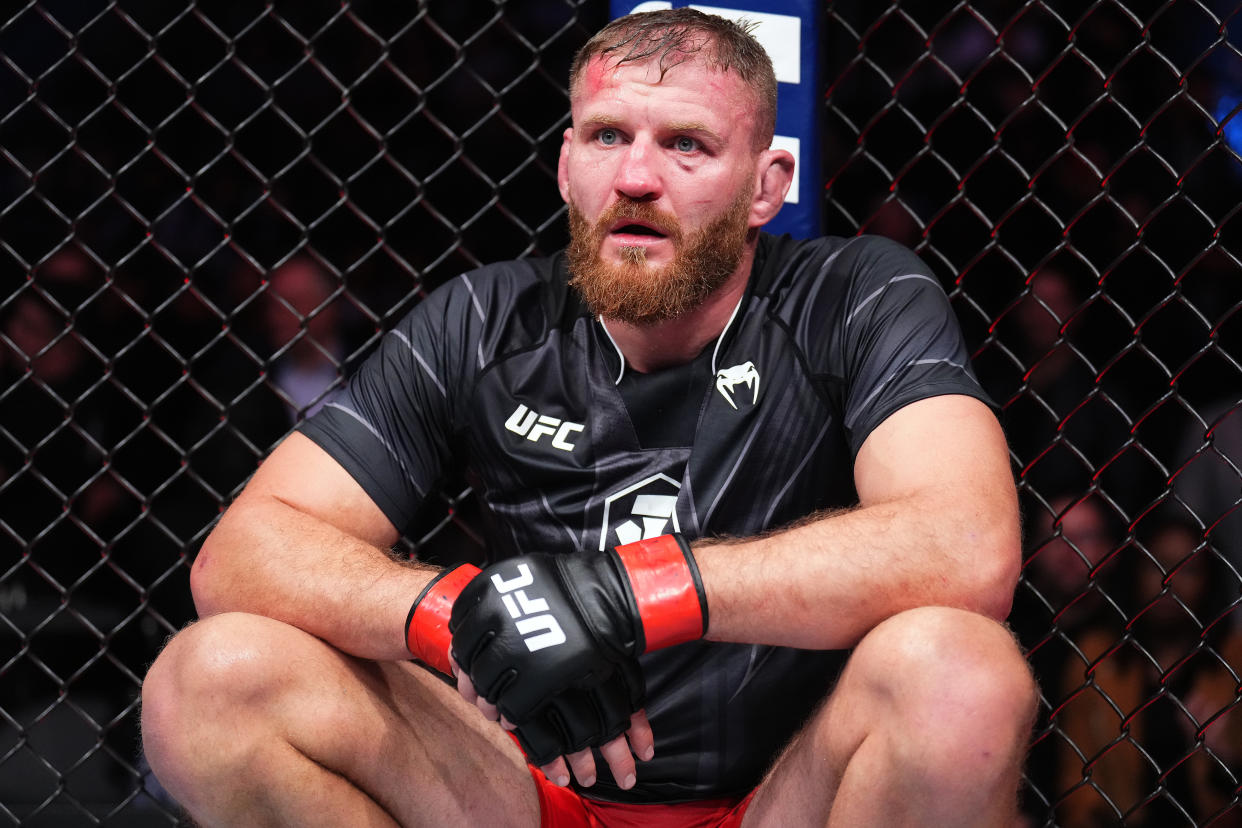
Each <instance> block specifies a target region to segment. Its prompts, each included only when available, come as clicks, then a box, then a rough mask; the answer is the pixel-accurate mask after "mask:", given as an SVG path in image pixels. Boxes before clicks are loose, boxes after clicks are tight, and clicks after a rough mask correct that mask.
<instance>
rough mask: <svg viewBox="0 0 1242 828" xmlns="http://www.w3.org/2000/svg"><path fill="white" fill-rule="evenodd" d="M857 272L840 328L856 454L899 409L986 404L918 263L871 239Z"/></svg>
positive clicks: (953, 323)
mask: <svg viewBox="0 0 1242 828" xmlns="http://www.w3.org/2000/svg"><path fill="white" fill-rule="evenodd" d="M866 241H867V242H868V243H866V244H863V245H860V246H859V248H858V250H857V252H856V255H854V256H851V257H850V262H849V264H850V266H852V268H853V269H854V271H853V273H852V274H851V278H850V280H849V284H850V290H849V295H848V299H847V303H846V305H845V306H844V308H843V312H844V314H845V317H844V324H843V327H842V341H841V343H840V344H841V348H842V351H843V357H844V364H843V369H844V373H845V377H844V379H845V383H846V392H845V414H844V421H845V427H846V429H847V433H848V434H849V440H850V445H851V449H852V451H853V453H854V454H855V455H857V453H858V450H859V449H860V448H861V447H862V444H863V442H864V441H865V440H866V439H867V436H868V435H869V434H870V433H871V432H872V431H873V430H874V429H875V428H876V426H878V425H879V424H880V423H882V422H883V421H884V420H885V419H886V418H887V417H889V416H890V415H891V414H893V413H894V412H895V411H897V410H898V409H900V408H902V407H904V406H906V405H909V404H910V403H912V402H916V401H917V400H921V399H925V398H928V397H935V396H940V395H944V394H964V395H967V396H970V397H975V398H977V399H980V400H982V401H983V402H985V403H987V404H988V405H992V401H991V400H990V399H989V398H988V396H987V394H986V393H985V392H984V390H983V388H982V387H981V386H980V384H979V381H978V379H976V378H975V375H974V372H973V370H972V369H971V367H970V360H969V355H968V353H967V350H966V344H965V341H964V339H963V337H962V331H961V327H960V326H959V325H958V322H957V318H956V317H955V316H954V314H953V309H952V307H951V306H950V304H949V300H948V297H947V296H946V295H945V293H944V289H943V288H941V286H940V283H939V282H938V281H937V280H936V278H935V277H934V276H933V275H932V273H931V270H930V268H928V267H927V265H926V264H924V263H923V262H922V261H921V260H920V259H919V258H918V257H917V256H915V255H914V254H913V253H911V252H910V251H909V250H907V249H906V248H904V247H902V246H901V245H899V244H896V243H895V242H892V241H889V240H887V239H880V238H870V239H867V240H866Z"/></svg>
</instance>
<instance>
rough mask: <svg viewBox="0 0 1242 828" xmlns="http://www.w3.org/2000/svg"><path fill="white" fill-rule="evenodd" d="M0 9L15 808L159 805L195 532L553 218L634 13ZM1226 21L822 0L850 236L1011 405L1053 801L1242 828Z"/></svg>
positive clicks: (837, 182)
mask: <svg viewBox="0 0 1242 828" xmlns="http://www.w3.org/2000/svg"><path fill="white" fill-rule="evenodd" d="M6 9H7V10H6V11H3V12H0V824H4V823H6V822H11V823H13V824H28V825H71V824H72V825H76V824H84V825H85V824H94V823H96V822H100V821H102V822H107V823H109V824H115V825H136V824H172V823H173V822H175V819H176V817H175V805H174V804H173V803H171V802H169V801H168V800H167V799H166V798H165V797H163V795H162V794H161V792H160V791H159V789H158V786H157V785H156V784H155V783H154V781H153V780H152V779H151V778H150V777H149V776H147V775H146V773H145V771H144V767H143V764H142V759H141V756H140V753H139V749H138V742H137V733H136V716H135V712H136V704H137V692H138V688H139V684H140V680H141V677H142V675H143V673H144V672H145V670H146V667H147V665H148V664H149V663H150V662H151V660H152V659H153V658H154V655H155V653H156V652H158V649H159V647H160V646H161V644H162V642H163V641H164V640H165V638H166V637H167V636H168V635H169V634H171V632H173V631H174V630H176V629H178V628H180V627H181V626H182V625H184V624H185V623H186V622H187V621H188V620H190V619H191V618H192V617H193V607H192V603H191V601H190V597H189V591H188V580H187V574H188V565H189V563H190V561H191V560H192V559H193V556H194V554H195V552H196V550H197V548H198V546H199V544H200V543H201V541H202V539H203V537H204V536H205V534H206V533H207V531H208V530H209V528H210V526H211V524H212V522H213V520H214V519H215V518H216V517H217V516H218V515H219V513H220V511H221V510H222V509H223V508H224V506H225V505H227V503H228V502H229V501H230V499H231V498H232V496H233V495H234V494H235V493H236V491H237V490H238V489H239V488H240V486H241V485H242V484H243V482H244V481H245V479H246V477H247V476H248V475H249V474H250V472H252V471H253V469H254V467H255V465H256V464H257V462H258V460H259V459H260V458H261V457H262V456H263V455H264V454H265V453H266V451H267V450H268V449H269V448H270V447H271V445H273V443H274V442H275V441H277V440H278V439H279V438H280V437H281V436H282V435H283V434H284V433H286V431H287V430H288V429H289V428H290V427H291V425H292V424H293V423H294V422H295V421H296V420H297V418H299V417H301V416H304V414H305V413H306V411H307V410H310V409H312V408H313V407H314V405H315V404H316V402H317V401H319V400H321V399H322V397H323V395H324V394H325V393H327V392H328V391H329V390H330V388H331V386H332V385H333V384H335V383H337V382H339V381H340V378H341V377H343V376H344V375H346V374H347V373H348V371H349V370H350V368H351V367H352V366H353V365H354V364H356V362H357V360H358V359H359V358H360V357H361V356H362V355H364V354H365V353H366V352H367V351H368V349H369V348H370V346H372V345H373V344H374V343H375V341H376V340H377V338H378V337H379V336H380V335H381V333H382V332H383V331H385V330H386V329H387V328H388V327H389V326H390V325H391V324H392V323H393V322H394V321H395V320H396V319H397V318H399V317H400V316H401V315H402V314H403V313H404V312H405V311H407V310H408V309H409V308H410V307H411V306H412V305H413V304H414V303H415V302H417V301H418V299H419V298H420V297H421V296H423V295H425V293H426V292H427V291H429V290H431V289H433V288H434V287H435V286H437V285H438V284H440V283H442V282H443V281H445V280H446V279H449V278H451V277H453V276H455V275H457V274H458V273H460V272H462V271H464V270H466V269H469V268H471V267H473V266H475V265H477V264H479V263H482V262H489V261H494V260H498V259H504V258H512V257H516V256H521V255H525V254H531V253H544V252H549V251H551V250H554V249H556V248H558V247H559V246H561V245H562V244H563V243H564V241H565V227H564V218H563V214H562V205H561V203H560V199H559V196H558V195H557V192H556V188H555V164H556V152H557V149H558V147H559V144H560V133H561V131H562V130H563V129H564V127H565V126H567V110H568V100H567V97H566V92H565V79H566V75H567V72H568V66H569V61H570V59H571V57H572V54H573V52H574V50H575V49H576V48H577V47H578V46H579V45H580V44H581V43H582V42H583V41H584V40H585V39H586V37H588V36H589V34H590V33H591V32H593V31H594V30H596V29H597V28H599V26H601V25H602V24H603V23H604V22H605V20H606V19H607V6H606V3H603V2H570V1H569V0H566V2H554V1H553V0H547V1H546V2H532V3H527V2H521V3H519V2H509V3H503V2H501V3H493V2H481V1H480V0H467V2H461V1H460V0H458V1H457V2H429V3H421V4H412V3H381V2H352V3H344V4H343V3H340V2H326V1H325V2H319V1H318V0H310V1H309V2H299V3H292V2H278V3H260V2H233V3H219V4H215V3H201V4H196V3H193V2H181V3H169V2H156V0H123V1H122V2H116V3H102V2H76V1H75V0H53V1H52V2H38V3H27V4H24V5H21V4H11V5H10V6H6ZM1237 25H1238V19H1237V8H1236V6H1235V4H1233V3H1224V2H1206V1H1205V2H1186V1H1184V0H1171V1H1170V2H1156V0H1127V1H1126V2H1099V3H1089V4H1084V3H1079V2H1070V0H1059V1H1058V0H1049V1H1048V2H1028V3H1020V2H993V1H991V0H982V1H981V2H965V3H951V2H940V1H939V0H936V1H933V2H919V3H913V2H907V3H892V4H883V3H876V2H865V0H842V1H841V2H826V3H825V4H824V6H823V32H824V34H823V38H822V43H821V44H820V49H821V52H822V54H823V55H824V70H823V86H824V91H825V95H824V98H823V101H824V103H823V112H822V117H823V122H824V133H823V134H824V157H825V159H826V162H825V182H824V183H825V187H824V190H823V193H822V199H823V201H822V204H823V208H824V216H825V227H826V230H827V232H829V233H832V234H837V235H852V234H855V233H859V232H866V233H878V234H882V235H886V236H890V237H892V238H895V239H897V240H899V241H901V242H903V243H905V244H907V245H909V246H910V247H912V248H913V249H915V250H916V252H918V253H919V254H920V256H922V257H923V258H924V260H925V261H927V262H928V263H929V264H930V265H931V267H932V268H933V269H934V271H935V272H936V273H937V275H938V276H939V277H940V279H941V281H942V283H943V284H944V286H945V288H946V290H947V291H948V292H949V295H950V297H951V299H952V301H953V304H954V307H955V309H956V311H957V313H958V316H959V318H960V320H961V322H962V325H963V328H964V330H965V332H966V335H967V339H968V341H969V344H970V346H971V348H972V350H973V356H974V360H975V365H976V369H977V371H978V373H979V375H980V378H981V379H982V380H983V382H984V384H985V386H986V387H987V388H988V390H989V392H990V393H991V394H992V395H993V397H994V399H995V400H996V402H997V404H998V406H999V409H1000V411H1001V415H1002V418H1003V421H1004V423H1005V426H1006V430H1007V433H1008V435H1009V438H1010V442H1011V446H1012V451H1013V457H1014V469H1015V475H1016V477H1017V479H1018V482H1019V486H1020V490H1021V493H1022V498H1023V508H1024V513H1025V515H1024V517H1025V525H1026V533H1027V567H1026V574H1025V576H1024V579H1023V582H1022V584H1021V585H1020V587H1019V591H1018V595H1017V597H1016V601H1015V610H1014V615H1013V617H1012V618H1011V622H1012V624H1013V626H1014V628H1015V630H1016V631H1017V632H1018V634H1019V635H1020V637H1021V639H1022V641H1023V643H1024V645H1025V646H1027V647H1028V649H1029V650H1030V652H1031V660H1032V663H1033V665H1034V666H1035V668H1036V670H1037V674H1038V676H1039V678H1040V681H1041V684H1042V686H1043V688H1044V697H1045V705H1044V706H1043V709H1042V711H1041V716H1040V721H1039V722H1038V725H1037V731H1036V743H1035V746H1034V749H1033V752H1032V760H1031V763H1030V770H1029V776H1030V780H1029V781H1030V784H1029V785H1028V786H1027V788H1026V790H1025V792H1024V799H1023V801H1024V811H1025V813H1026V815H1027V817H1026V818H1027V820H1028V824H1033V825H1035V824H1052V823H1054V822H1055V823H1057V824H1065V825H1078V824H1081V825H1091V824H1116V823H1117V822H1119V821H1124V822H1125V823H1126V824H1131V825H1181V824H1184V825H1191V824H1208V822H1209V821H1211V820H1212V819H1213V818H1217V821H1216V822H1215V823H1213V824H1216V825H1229V824H1235V823H1236V822H1237V821H1238V808H1237V807H1236V805H1235V803H1236V802H1237V799H1238V780H1237V775H1238V773H1239V769H1240V764H1242V763H1240V761H1239V759H1240V757H1239V755H1238V754H1239V751H1240V750H1242V748H1239V747H1238V744H1239V743H1242V738H1239V739H1236V740H1235V739H1233V738H1232V737H1231V736H1229V735H1227V734H1235V735H1236V734H1237V730H1238V724H1237V723H1236V722H1235V721H1234V719H1236V718H1237V717H1232V716H1230V712H1231V711H1232V709H1233V708H1234V707H1236V706H1237V705H1238V704H1239V698H1240V697H1239V691H1238V684H1239V682H1238V676H1237V673H1238V672H1239V670H1242V653H1239V652H1238V651H1239V649H1240V647H1239V645H1238V643H1237V639H1238V633H1237V632H1235V630H1236V628H1237V627H1238V624H1237V623H1236V622H1235V621H1234V620H1233V616H1236V615H1238V613H1232V615H1231V610H1233V609H1234V607H1235V606H1236V605H1237V603H1238V600H1239V583H1240V579H1239V575H1238V569H1239V567H1240V566H1242V532H1240V531H1239V529H1238V523H1239V522H1240V521H1239V513H1238V510H1237V507H1238V504H1239V501H1240V500H1242V472H1240V471H1239V469H1240V468H1242V413H1240V412H1239V411H1238V409H1239V398H1240V390H1242V365H1240V364H1239V360H1240V359H1242V314H1240V313H1239V309H1240V308H1242V278H1240V276H1242V266H1240V263H1239V260H1238V258H1237V256H1238V253H1239V243H1238V242H1239V232H1240V229H1242V225H1240V222H1242V219H1239V218H1238V211H1239V202H1240V199H1239V195H1240V194H1242V162H1240V160H1239V155H1238V147H1239V146H1242V137H1240V136H1242V117H1239V116H1238V114H1237V112H1238V108H1239V106H1240V104H1242V54H1240V53H1239V48H1238V47H1239V42H1240V41H1239V38H1238V36H1237V35H1236V34H1234V33H1233V32H1232V29H1236V28H1237ZM1231 140H1232V141H1233V143H1232V145H1231V143H1230V141H1231ZM325 377H326V378H325ZM296 378H301V379H300V381H301V383H302V385H301V386H300V387H301V388H302V390H301V391H298V390H294V389H295V388H297V387H299V386H297V384H296V383H297V381H298V380H297V379H296ZM307 388H309V389H310V391H309V394H307V393H305V389H307ZM439 501H442V505H437V506H436V508H434V509H431V510H429V511H428V514H427V515H426V518H425V521H424V525H422V526H420V527H418V528H417V531H415V532H413V533H411V537H410V538H409V539H408V540H407V542H406V543H407V546H408V549H409V551H410V552H411V553H417V554H421V555H424V556H427V557H430V558H432V559H433V560H443V559H445V558H446V557H450V556H460V555H465V556H470V555H473V554H476V553H477V551H478V549H479V544H480V543H481V541H480V540H479V530H478V528H477V526H478V520H477V517H476V516H475V515H474V514H473V505H472V501H471V500H470V498H469V497H468V494H467V493H466V492H465V486H464V484H461V483H452V484H448V485H446V487H445V490H444V492H442V494H441V497H440V498H439ZM1231 808H1232V810H1230V809H1231Z"/></svg>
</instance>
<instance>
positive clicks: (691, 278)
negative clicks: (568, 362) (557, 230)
mask: <svg viewBox="0 0 1242 828" xmlns="http://www.w3.org/2000/svg"><path fill="white" fill-rule="evenodd" d="M750 201H751V199H750V193H749V192H748V191H743V192H742V193H741V194H740V195H739V197H738V198H737V199H735V200H734V201H733V203H732V204H730V205H729V206H728V207H726V208H725V209H724V211H723V212H721V214H720V215H719V216H717V217H716V218H715V219H713V220H712V221H711V222H709V223H708V224H707V225H706V226H705V227H703V228H702V229H701V230H697V231H695V232H693V233H691V234H690V235H689V236H686V234H685V233H684V232H683V231H682V228H681V224H680V222H678V221H677V219H676V218H675V217H673V216H671V215H669V214H667V213H665V212H664V211H662V210H659V209H657V208H656V207H654V206H653V205H652V204H650V203H648V202H645V201H629V200H626V201H619V202H617V203H616V204H614V205H612V206H611V207H609V208H608V209H607V210H605V211H604V214H603V215H601V216H600V217H599V218H598V219H597V220H596V221H595V223H594V224H593V225H592V224H591V223H590V222H589V221H587V219H586V217H585V216H584V215H583V214H582V212H581V211H580V210H578V209H577V207H575V206H574V205H573V204H572V203H571V204H570V205H569V238H570V242H569V249H568V250H567V251H566V254H567V255H568V257H569V272H570V274H571V278H570V280H569V284H571V285H573V286H574V287H575V288H577V290H578V292H579V294H581V296H582V299H583V301H584V302H586V304H587V307H589V308H590V309H591V311H592V313H594V314H596V315H598V316H603V317H604V318H605V319H616V320H619V321H621V322H629V323H631V324H635V325H643V324H651V323H654V322H663V321H665V320H668V319H674V318H676V317H678V316H681V315H683V314H685V313H688V312H689V311H692V310H694V309H695V308H697V307H698V306H699V305H701V304H702V303H703V301H704V300H705V299H707V297H708V296H710V295H711V294H712V292H713V291H715V290H716V289H718V288H719V287H720V286H721V285H723V284H724V283H725V282H726V281H728V279H729V277H730V276H731V275H732V274H733V272H734V271H735V270H736V269H737V266H738V263H739V262H740V261H741V260H742V255H743V253H744V252H745V247H746V236H747V233H748V231H749V228H748V227H747V222H748V219H749V216H750ZM624 219H633V220H634V221H639V222H643V223H646V224H651V225H653V226H655V227H657V228H659V230H660V231H661V232H663V233H664V234H665V235H666V236H667V237H668V238H669V240H670V241H671V242H672V244H673V248H674V251H675V252H674V254H673V261H672V262H670V263H668V264H667V265H663V266H657V265H652V264H649V263H648V262H647V251H646V249H645V248H642V247H623V248H621V253H622V256H623V257H624V258H625V261H624V262H621V263H613V262H605V261H604V260H603V259H602V258H601V256H600V251H601V250H602V248H603V243H604V238H605V237H606V236H607V235H608V229H609V228H610V227H613V226H615V224H616V222H617V221H619V220H624Z"/></svg>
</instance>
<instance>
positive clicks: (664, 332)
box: [603, 244, 755, 374]
mask: <svg viewBox="0 0 1242 828" xmlns="http://www.w3.org/2000/svg"><path fill="white" fill-rule="evenodd" d="M754 261H755V246H754V245H753V244H752V245H748V246H747V248H746V252H745V254H743V256H742V261H741V262H740V263H739V264H738V268H737V270H736V271H734V272H733V275H732V276H730V277H729V280H728V281H727V282H725V283H724V284H723V285H721V287H720V288H719V289H718V290H716V291H715V292H713V293H712V294H711V295H710V296H708V297H707V299H706V300H704V302H703V304H702V305H699V306H698V307H697V308H695V309H694V310H692V311H691V312H689V313H687V314H684V315H682V316H679V317H677V318H675V319H669V320H666V321H664V322H655V323H652V324H649V325H635V324H632V323H629V322H621V321H619V320H616V319H604V320H603V322H604V325H605V326H606V327H607V328H608V333H609V335H610V336H611V337H612V341H613V342H615V343H616V345H617V348H618V349H619V350H620V351H621V354H622V356H624V357H625V364H626V365H627V366H628V367H629V368H630V369H631V370H634V371H638V372H640V373H644V374H646V373H650V372H651V371H658V370H660V369H661V368H669V367H672V366H674V365H684V364H685V363H687V362H689V361H690V360H692V359H694V358H695V357H696V356H698V355H699V353H700V352H701V351H702V350H703V348H704V347H706V346H707V344H708V343H709V342H711V341H712V340H713V339H715V338H716V337H718V336H720V334H721V332H723V331H724V329H725V326H726V325H727V324H729V317H730V316H732V315H733V311H734V309H735V308H737V304H738V302H740V301H741V299H742V294H744V293H745V292H746V284H747V282H749V281H750V269H751V265H752V264H753V263H754Z"/></svg>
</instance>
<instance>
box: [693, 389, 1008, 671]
mask: <svg viewBox="0 0 1242 828" xmlns="http://www.w3.org/2000/svg"><path fill="white" fill-rule="evenodd" d="M854 478H855V485H856V487H857V490H858V494H859V501H860V503H859V506H858V507H857V508H855V509H852V510H849V511H846V512H841V513H837V514H834V515H829V516H826V517H823V518H820V519H817V520H812V521H809V522H807V523H804V524H802V525H800V526H797V527H795V528H791V529H787V530H784V531H780V532H776V533H774V534H771V535H768V536H766V537H762V538H757V539H753V540H748V541H744V542H727V543H712V542H710V541H704V542H702V543H698V544H695V545H694V554H695V557H696V558H697V560H698V565H699V569H700V571H701V573H702V576H703V582H704V586H705V589H706V592H707V604H708V607H709V608H710V628H709V631H708V638H711V639H714V640H718V641H735V642H752V643H765V644H784V645H788V646H795V647H806V648H813V649H834V648H842V647H850V646H852V645H854V644H855V643H857V642H858V640H859V639H860V638H861V637H862V636H863V635H864V634H865V633H866V632H867V631H868V630H870V629H871V628H872V627H874V626H875V625H876V624H878V623H879V622H880V621H882V620H884V619H885V618H888V617H889V616H891V615H894V614H896V613H898V612H900V611H902V610H905V609H910V608H913V607H918V606H929V605H937V606H951V607H960V608H964V609H969V610H974V611H976V612H981V613H983V614H985V615H988V616H991V617H992V618H996V619H1003V618H1004V617H1005V616H1006V615H1007V614H1008V612H1009V606H1010V602H1011V599H1012V595H1013V590H1014V586H1015V584H1016V582H1017V576H1018V571H1019V568H1020V564H1021V553H1020V539H1019V530H1018V507H1017V496H1016V492H1015V489H1014V485H1013V478H1012V476H1011V472H1010V469H1009V455H1008V452H1007V450H1006V448H1005V440H1004V436H1003V435H1002V433H1001V429H1000V425H999V424H998V423H997V421H996V418H995V417H994V416H993V415H992V413H991V412H990V411H989V410H988V408H987V407H986V406H985V405H984V404H983V403H981V402H979V401H978V400H975V399H973V398H970V397H964V396H940V397H932V398H929V399H925V400H921V401H919V402H916V403H913V404H911V405H908V406H906V407H904V408H902V409H900V410H898V411H897V412H896V413H894V414H893V415H892V416H890V417H889V418H888V419H886V420H885V421H884V422H883V423H881V424H880V425H879V426H878V427H877V428H876V429H875V430H874V431H873V432H872V433H871V434H870V436H868V438H867V440H866V442H864V443H863V446H862V449H861V450H860V451H859V453H858V457H857V460H856V463H855V469H854Z"/></svg>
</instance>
